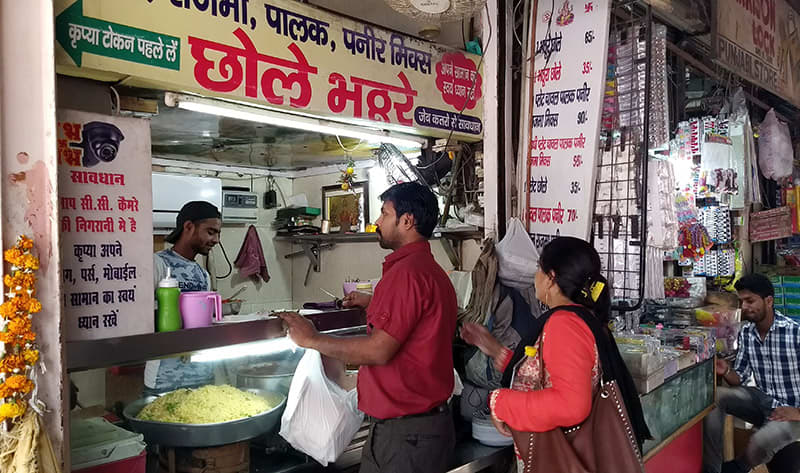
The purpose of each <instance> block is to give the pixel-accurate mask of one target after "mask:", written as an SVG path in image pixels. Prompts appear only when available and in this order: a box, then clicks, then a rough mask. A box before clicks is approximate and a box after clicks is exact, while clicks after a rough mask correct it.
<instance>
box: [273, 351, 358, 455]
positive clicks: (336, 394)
mask: <svg viewBox="0 0 800 473" xmlns="http://www.w3.org/2000/svg"><path fill="white" fill-rule="evenodd" d="M363 420H364V414H362V413H361V412H360V411H359V410H358V397H357V394H356V390H355V389H353V390H351V391H345V390H344V389H342V388H341V387H340V386H339V385H338V384H336V383H334V382H333V381H331V380H330V379H328V377H327V376H326V375H325V370H324V368H323V365H322V356H321V355H320V354H319V352H318V351H316V350H306V353H305V354H304V355H303V358H302V359H301V360H300V363H299V364H298V365H297V369H296V370H295V373H294V378H292V385H291V387H290V388H289V396H288V399H287V400H286V410H285V411H284V412H283V417H282V418H281V430H280V436H281V437H283V438H284V439H286V441H287V442H289V444H291V445H292V447H294V448H295V449H297V450H299V451H301V452H303V453H305V454H306V455H309V456H310V457H312V458H313V459H314V460H316V461H318V462H319V463H320V464H321V465H322V466H326V465H327V464H328V463H332V462H334V461H336V459H337V458H338V457H339V455H341V454H342V452H344V449H345V448H346V447H347V446H348V445H349V444H350V442H351V441H352V440H353V437H354V436H355V434H356V432H357V431H358V429H359V428H360V427H361V423H362V422H363Z"/></svg>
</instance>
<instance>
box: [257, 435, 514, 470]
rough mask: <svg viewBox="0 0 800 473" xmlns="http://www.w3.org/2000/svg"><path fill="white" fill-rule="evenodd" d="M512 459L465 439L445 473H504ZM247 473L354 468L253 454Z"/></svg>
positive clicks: (510, 454) (509, 453) (511, 452)
mask: <svg viewBox="0 0 800 473" xmlns="http://www.w3.org/2000/svg"><path fill="white" fill-rule="evenodd" d="M513 456H514V450H513V448H512V447H503V448H492V447H487V446H485V445H481V444H480V443H478V441H477V440H473V439H468V440H464V441H462V442H459V443H458V444H456V449H455V452H454V459H453V467H452V469H451V470H449V472H448V473H477V472H479V471H487V472H493V473H505V472H507V471H508V469H509V466H510V465H511V461H512V459H513ZM250 461H251V463H250V471H251V473H306V472H308V473H321V472H335V473H350V472H357V471H358V465H354V466H352V467H348V468H344V469H339V468H336V467H335V466H328V467H327V468H324V467H322V466H321V465H319V464H318V463H316V462H315V461H313V460H304V459H302V458H300V457H299V456H295V457H287V456H281V457H276V456H266V455H260V454H259V453H258V452H257V451H253V452H252V453H251V457H250Z"/></svg>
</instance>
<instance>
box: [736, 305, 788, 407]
mask: <svg viewBox="0 0 800 473" xmlns="http://www.w3.org/2000/svg"><path fill="white" fill-rule="evenodd" d="M733 370H734V371H736V374H738V375H739V378H740V379H741V380H742V383H743V384H744V383H745V382H746V381H747V380H748V379H749V378H750V375H751V374H752V375H753V377H754V378H755V381H756V386H758V388H759V389H761V390H762V391H764V392H765V393H766V394H767V395H769V396H770V397H772V407H773V408H775V407H779V406H792V407H800V324H799V323H797V322H795V321H794V320H792V319H790V318H788V317H785V316H784V315H782V314H781V313H780V312H778V311H777V310H776V311H775V322H774V323H773V324H772V327H771V328H770V329H769V332H767V336H766V338H765V339H764V341H762V340H761V336H760V335H759V334H758V330H757V329H756V325H755V324H754V323H752V322H750V323H745V324H744V325H743V326H742V330H741V332H740V333H739V352H738V353H737V354H736V361H735V362H734V364H733Z"/></svg>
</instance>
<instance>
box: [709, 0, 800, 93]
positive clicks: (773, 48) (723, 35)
mask: <svg viewBox="0 0 800 473" xmlns="http://www.w3.org/2000/svg"><path fill="white" fill-rule="evenodd" d="M716 2H717V4H716V10H717V21H716V34H715V35H714V51H715V55H716V59H715V60H716V61H717V62H718V63H720V64H721V65H723V66H724V67H725V68H727V69H729V70H731V71H733V72H734V73H736V74H738V75H739V76H741V77H742V78H744V79H746V80H748V81H750V82H752V83H754V84H755V85H757V86H759V87H763V88H764V89H767V90H769V91H770V92H772V93H774V94H776V95H778V96H779V97H782V98H783V99H785V100H787V101H789V102H791V103H793V104H794V105H796V106H799V107H800V15H799V14H798V12H797V11H795V9H794V8H792V6H791V5H789V2H787V1H786V0H760V1H752V0H716Z"/></svg>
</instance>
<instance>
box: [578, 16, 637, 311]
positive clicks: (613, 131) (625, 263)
mask: <svg viewBox="0 0 800 473" xmlns="http://www.w3.org/2000/svg"><path fill="white" fill-rule="evenodd" d="M651 31H652V15H651V11H650V7H649V6H639V5H638V4H637V3H636V2H614V8H613V10H612V17H611V33H610V37H609V48H608V50H609V56H608V74H607V81H606V95H605V101H604V104H603V120H602V131H601V150H600V151H599V152H600V153H601V156H600V159H598V160H597V161H598V170H597V181H596V188H595V204H594V218H593V222H592V243H593V244H594V246H595V248H596V249H597V252H598V253H599V254H600V258H601V261H602V267H603V271H604V272H605V275H606V277H607V279H608V280H609V282H610V283H611V287H612V288H613V293H612V300H613V303H612V304H613V308H614V309H615V310H617V311H621V312H625V311H631V310H636V309H638V308H639V307H640V306H641V304H642V300H643V297H644V269H645V261H644V258H645V251H644V247H645V242H646V240H647V238H646V234H645V233H646V230H647V225H646V213H647V211H646V209H647V202H646V200H647V192H646V189H645V183H646V182H647V145H646V143H648V142H649V138H648V133H649V112H650V99H651V97H650V94H649V91H650V89H651V88H650V81H651V64H650V61H649V60H648V58H650V53H651V47H652V38H651Z"/></svg>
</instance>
